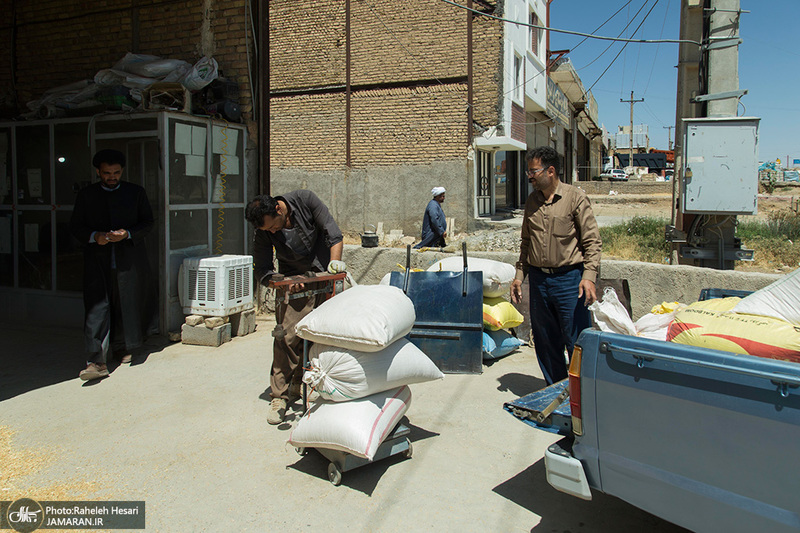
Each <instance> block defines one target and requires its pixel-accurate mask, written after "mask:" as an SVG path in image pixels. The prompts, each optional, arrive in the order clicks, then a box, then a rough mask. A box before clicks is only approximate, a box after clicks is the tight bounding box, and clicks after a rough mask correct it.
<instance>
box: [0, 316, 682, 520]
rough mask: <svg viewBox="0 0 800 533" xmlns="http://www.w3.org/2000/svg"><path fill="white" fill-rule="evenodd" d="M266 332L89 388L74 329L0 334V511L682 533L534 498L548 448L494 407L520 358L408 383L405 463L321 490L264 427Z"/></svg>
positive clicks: (622, 509)
mask: <svg viewBox="0 0 800 533" xmlns="http://www.w3.org/2000/svg"><path fill="white" fill-rule="evenodd" d="M272 327H273V324H272V323H271V322H270V321H269V320H266V319H262V320H260V321H259V324H258V330H257V331H256V333H254V334H252V335H249V336H247V337H242V338H235V339H234V340H233V341H232V342H229V343H227V344H224V345H223V346H222V347H220V348H216V349H214V348H200V347H193V346H187V345H182V344H172V345H166V346H163V345H158V344H152V345H150V346H149V351H150V353H149V354H147V355H145V356H144V357H140V358H138V359H134V364H133V365H132V366H130V367H127V366H126V367H120V368H116V369H115V370H114V371H113V373H112V374H111V376H110V377H109V378H108V379H105V380H103V381H99V382H96V383H93V384H84V383H83V382H81V381H79V380H78V379H77V377H76V376H77V373H78V371H79V370H80V368H81V367H82V355H81V337H80V332H79V331H65V330H44V331H43V330H40V329H37V328H33V327H30V328H27V329H25V328H11V327H8V326H3V327H0V334H2V336H3V338H4V341H5V342H4V352H5V353H4V357H3V360H4V365H3V366H2V367H0V426H2V427H3V428H0V429H3V431H5V434H8V430H10V431H12V432H14V435H13V440H12V442H11V446H10V448H8V449H6V450H5V451H4V454H5V457H2V456H0V459H4V460H5V461H7V462H8V463H9V464H10V463H14V462H15V461H23V459H20V458H24V457H27V459H25V461H29V462H30V463H31V464H32V465H34V466H31V468H29V469H28V470H29V471H28V472H25V469H24V468H23V469H21V470H18V471H19V472H21V473H20V474H18V475H13V474H12V475H10V476H9V475H6V476H5V477H4V476H3V474H2V472H0V499H2V500H12V499H16V498H18V497H33V498H38V499H102V500H145V501H146V505H147V513H146V516H147V530H148V531H164V532H174V531H219V530H223V531H259V532H260V531H326V532H327V531H348V532H351V531H370V532H372V531H381V532H383V531H423V530H424V531H492V532H494V531H530V530H535V531H544V532H550V531H557V532H576V533H577V532H581V533H583V532H595V531H601V532H626V531H630V532H640V531H655V532H673V531H682V530H681V529H679V528H677V527H676V526H673V525H671V524H669V523H666V522H664V521H662V520H660V519H658V518H655V517H653V516H652V515H649V514H647V513H645V512H643V511H640V510H639V509H637V508H635V507H632V506H630V505H628V504H626V503H624V502H622V501H620V500H617V499H615V498H611V497H607V496H604V495H602V494H597V495H595V499H594V500H593V501H591V502H585V501H582V500H578V499H576V498H572V497H570V496H567V495H564V494H561V493H559V492H557V491H555V490H554V489H552V488H551V487H550V486H549V485H548V484H547V482H546V480H545V473H544V465H543V460H542V455H543V453H544V450H545V448H546V447H547V446H548V445H549V444H550V443H552V442H554V441H555V440H557V437H556V436H553V435H550V434H548V433H544V432H541V431H537V430H535V429H532V428H530V427H528V426H527V425H525V424H523V423H521V422H519V421H518V420H516V419H515V418H513V417H512V416H511V415H509V414H507V413H506V412H505V411H503V409H502V405H503V402H505V401H508V400H511V399H514V398H517V397H519V396H521V395H524V394H527V393H529V392H531V391H533V390H536V389H539V388H540V387H541V386H542V385H543V381H542V380H541V378H540V374H539V370H538V367H537V365H536V362H535V356H534V354H533V353H532V350H530V349H527V348H526V349H525V350H523V351H522V352H519V353H516V354H514V355H511V356H509V357H507V358H505V359H502V360H500V361H497V362H495V363H494V364H492V365H491V366H485V367H484V373H483V374H482V375H447V376H446V378H445V379H444V380H443V381H440V382H435V383H427V384H420V385H413V386H412V387H411V389H412V392H413V402H412V404H411V407H410V409H409V411H408V423H409V424H410V427H411V429H412V433H411V440H412V441H413V443H414V456H413V458H411V459H401V458H390V459H388V460H385V461H381V462H378V463H375V464H373V465H370V466H367V467H364V468H361V469H358V470H353V471H350V472H346V473H345V474H344V480H343V483H342V485H341V486H339V487H334V486H333V485H331V484H330V483H329V482H328V481H327V478H326V468H327V462H326V461H325V460H324V459H323V458H322V457H321V456H320V455H319V454H317V453H316V452H312V453H310V454H309V455H307V456H305V457H300V456H298V455H297V454H296V453H295V451H294V449H293V448H292V447H290V446H288V445H286V444H285V441H286V439H287V437H288V434H289V429H290V427H291V421H293V420H295V416H296V415H291V416H290V417H289V423H286V424H283V425H282V426H278V427H273V426H269V425H267V424H266V421H265V420H266V413H267V409H268V405H269V401H268V400H269V398H268V394H267V391H266V390H265V389H266V387H267V383H268V380H267V375H268V369H269V363H270V360H271V343H272V338H271V337H270V335H269V333H270V331H271V329H272ZM2 436H3V435H2V433H0V445H1V444H2V441H3V439H2ZM0 447H1V446H0ZM0 451H2V450H0ZM31 457H34V458H37V457H38V458H39V459H38V460H31V459H30V458H31ZM3 462H4V461H3V460H0V469H6V470H7V469H8V468H9V465H8V464H6V465H4V464H3ZM13 466H14V465H12V467H13ZM11 471H12V472H14V469H13V468H12V469H11Z"/></svg>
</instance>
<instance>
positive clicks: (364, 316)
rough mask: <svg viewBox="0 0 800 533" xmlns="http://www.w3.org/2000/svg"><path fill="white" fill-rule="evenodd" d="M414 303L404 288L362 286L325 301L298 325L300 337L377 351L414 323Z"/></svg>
mask: <svg viewBox="0 0 800 533" xmlns="http://www.w3.org/2000/svg"><path fill="white" fill-rule="evenodd" d="M416 318H417V315H416V313H415V312H414V304H413V302H412V301H411V299H410V298H409V297H408V296H406V295H405V294H404V293H403V291H402V290H401V289H398V288H397V287H392V286H389V285H359V286H357V287H353V288H352V289H347V290H346V291H344V292H341V293H339V294H337V295H336V296H334V297H333V298H331V299H330V300H328V301H326V302H324V303H323V304H322V305H320V306H319V307H317V308H316V309H314V310H313V311H312V312H311V313H309V314H308V315H306V316H305V317H304V318H303V319H302V320H300V322H299V323H298V324H297V328H296V329H297V335H298V336H299V337H300V338H303V339H307V340H310V341H312V342H319V343H321V344H327V345H330V346H337V347H339V348H349V349H351V350H359V351H362V352H377V351H378V350H380V349H382V348H384V347H386V346H388V345H390V344H391V343H393V342H394V341H396V340H397V339H399V338H400V337H405V336H406V335H408V333H409V332H410V331H411V328H412V327H413V326H414V321H415V320H416Z"/></svg>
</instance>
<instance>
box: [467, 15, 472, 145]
mask: <svg viewBox="0 0 800 533" xmlns="http://www.w3.org/2000/svg"><path fill="white" fill-rule="evenodd" d="M467 8H468V10H467V146H472V11H471V9H472V0H467Z"/></svg>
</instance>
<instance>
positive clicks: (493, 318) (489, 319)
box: [483, 296, 525, 331]
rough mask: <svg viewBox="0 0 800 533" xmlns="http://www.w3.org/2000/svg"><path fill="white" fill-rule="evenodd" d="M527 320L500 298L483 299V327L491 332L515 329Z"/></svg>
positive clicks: (509, 303)
mask: <svg viewBox="0 0 800 533" xmlns="http://www.w3.org/2000/svg"><path fill="white" fill-rule="evenodd" d="M524 320H525V319H524V318H523V316H522V314H521V313H520V312H519V311H517V309H516V308H515V307H514V306H513V305H512V304H511V302H508V301H506V300H504V299H503V298H502V297H500V296H498V297H496V298H484V299H483V325H484V327H485V328H486V329H488V330H490V331H497V330H500V329H509V328H515V327H517V326H519V325H520V324H522V322H523V321H524Z"/></svg>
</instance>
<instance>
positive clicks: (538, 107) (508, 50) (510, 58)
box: [502, 0, 547, 134]
mask: <svg viewBox="0 0 800 533" xmlns="http://www.w3.org/2000/svg"><path fill="white" fill-rule="evenodd" d="M505 8H506V11H505V14H504V18H506V19H509V20H515V21H519V22H524V23H526V24H527V23H529V22H530V12H531V11H533V12H534V13H536V15H537V16H538V17H539V23H540V24H541V25H543V26H544V25H545V24H546V21H547V8H546V6H545V2H544V0H507V1H506V3H505ZM538 35H539V39H538V40H539V46H538V50H537V54H536V55H534V54H533V51H532V50H531V30H530V28H529V27H528V26H520V25H517V24H512V23H510V22H506V23H505V36H504V49H503V60H504V65H503V73H504V76H503V78H504V79H503V93H504V98H503V117H502V120H503V126H504V127H505V128H506V132H507V134H508V132H510V127H511V103H512V102H514V103H516V104H518V105H520V106H522V107H523V108H524V109H525V111H526V112H527V111H542V110H545V109H546V108H547V99H546V92H545V91H546V87H547V79H546V73H545V55H546V52H545V42H546V40H545V35H544V32H543V31H541V30H540V31H539V32H538ZM515 56H518V57H519V58H521V60H522V65H523V75H522V79H523V81H524V84H525V87H524V91H518V90H516V85H517V84H516V83H515V69H514V57H515ZM520 93H521V94H520Z"/></svg>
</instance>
